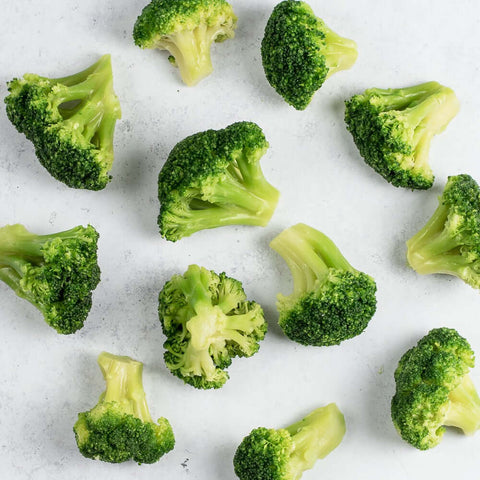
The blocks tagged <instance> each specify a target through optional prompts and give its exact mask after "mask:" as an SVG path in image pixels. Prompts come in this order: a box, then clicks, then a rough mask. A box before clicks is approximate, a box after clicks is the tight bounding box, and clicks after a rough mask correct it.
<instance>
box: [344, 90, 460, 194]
mask: <svg viewBox="0 0 480 480" xmlns="http://www.w3.org/2000/svg"><path fill="white" fill-rule="evenodd" d="M345 104H346V111H345V122H346V124H347V129H348V130H349V132H350V133H351V134H352V136H353V140H354V141H355V144H356V145H357V147H358V150H359V151H360V155H362V157H363V158H364V160H365V162H366V163H367V165H370V167H372V168H373V169H374V170H375V171H376V172H377V173H379V174H380V175H381V176H382V177H383V178H385V180H387V181H388V182H390V183H391V184H392V185H395V186H396V187H404V188H416V189H428V188H430V187H431V186H432V185H433V180H434V176H433V173H432V170H431V168H430V165H429V163H428V154H429V150H430V142H431V140H432V137H433V136H434V135H436V134H437V133H440V132H442V131H443V130H444V129H445V128H446V127H447V125H448V124H449V122H450V120H452V118H453V117H455V115H456V114H457V113H458V110H459V103H458V100H457V97H456V96H455V93H454V92H453V90H451V89H450V88H447V87H444V86H442V85H440V84H439V83H437V82H429V83H423V84H421V85H417V86H414V87H408V88H395V89H386V90H383V89H380V88H370V89H368V90H366V91H365V92H364V93H363V94H362V95H354V96H353V97H352V98H351V99H350V100H347V101H346V102H345Z"/></svg>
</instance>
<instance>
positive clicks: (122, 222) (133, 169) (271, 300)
mask: <svg viewBox="0 0 480 480" xmlns="http://www.w3.org/2000/svg"><path fill="white" fill-rule="evenodd" d="M232 3H233V6H234V9H235V11H236V13H237V15H238V17H239V24H238V30H237V36H236V38H235V39H234V40H231V41H230V40H229V41H227V42H225V43H223V44H220V45H215V46H214V48H213V64H214V73H213V74H212V75H211V76H210V77H209V78H207V79H206V80H204V81H202V82H201V83H200V84H199V85H198V86H196V87H194V88H188V87H185V86H184V85H183V84H182V83H181V82H180V79H179V76H178V71H177V70H175V69H174V68H173V67H172V66H171V65H170V64H169V63H168V61H167V56H166V55H165V54H164V53H161V52H156V51H142V50H140V49H139V48H137V47H135V46H134V45H133V42H132V39H131V31H132V27H133V23H134V21H135V19H136V17H137V15H138V14H139V12H140V11H141V9H142V8H143V6H144V4H145V3H144V2H143V1H139V0H134V1H124V0H117V1H112V0H104V1H102V2H98V1H94V0H83V1H82V2H79V1H75V0H72V1H70V0H66V1H59V0H51V1H49V2H46V1H43V2H42V1H33V0H18V1H16V2H6V1H4V2H2V8H1V18H2V25H3V27H2V29H0V45H1V49H0V97H2V98H3V97H4V96H5V95H6V93H7V90H6V86H5V85H6V82H7V81H8V80H10V79H11V78H13V77H15V76H21V75H22V74H23V73H25V72H35V73H39V74H42V75H46V76H53V77H55V76H57V77H58V76H63V75H68V74H69V73H73V72H75V71H78V70H80V69H82V68H83V67H86V66H87V65H89V64H91V63H93V61H95V59H96V58H98V57H99V56H100V55H101V54H103V53H107V52H109V53H111V54H112V63H113V70H114V79H115V89H116V92H117V94H118V96H119V98H120V101H121V105H122V111H123V118H122V120H121V121H119V122H118V124H117V130H116V136H115V151H116V160H115V164H114V167H113V170H112V175H113V180H112V182H111V183H110V184H109V185H108V186H107V188H106V189H105V190H103V191H101V192H88V191H77V190H72V189H69V188H68V187H66V186H64V185H63V184H61V183H59V182H57V181H56V180H54V179H53V178H52V177H50V176H49V174H48V173H47V172H46V171H45V170H44V169H43V168H42V167H41V165H40V164H39V162H38V161H37V159H36V158H35V155H34V151H33V147H32V145H31V143H30V142H29V141H27V140H26V139H25V137H24V136H23V135H21V134H19V133H17V132H16V131H15V129H14V128H13V127H12V125H11V124H10V123H9V121H8V119H7V117H6V115H5V111H4V108H1V109H0V224H7V223H17V222H18V223H23V224H25V225H26V226H27V227H28V228H29V229H31V230H32V231H36V232H39V233H41V232H51V231H59V230H62V229H66V228H69V227H72V226H74V225H77V224H87V223H91V224H92V225H94V226H95V227H96V228H97V229H98V231H99V232H100V235H101V238H100V244H99V259H100V265H101V268H102V281H101V283H100V285H99V286H98V288H97V290H96V291H95V294H94V305H93V308H92V311H91V314H90V316H89V318H88V320H87V322H86V324H85V327H84V328H83V329H82V330H81V331H79V332H78V333H76V334H75V335H72V336H68V337H64V336H60V335H57V334H56V333H55V331H54V330H52V329H51V328H49V327H48V326H47V325H46V324H45V323H44V322H43V320H42V317H41V315H40V314H39V312H37V311H36V310H35V309H34V308H33V307H32V306H31V305H29V304H28V303H27V302H25V301H23V300H21V299H19V298H17V297H16V296H15V295H14V294H13V293H12V292H11V291H10V290H9V289H8V288H7V287H6V286H4V285H3V284H2V285H0V339H1V348H0V363H1V365H2V369H1V373H0V478H2V479H4V480H27V479H34V480H60V479H62V480H63V479H66V478H67V479H69V480H85V479H91V478H95V479H97V480H110V479H115V480H127V479H132V478H135V479H139V480H142V479H153V478H165V479H175V480H180V479H192V480H193V479H195V480H214V479H219V480H231V479H232V480H233V479H234V478H235V476H234V473H233V467H232V460H231V459H232V457H233V454H234V451H235V448H236V446H237V445H238V443H239V442H240V441H241V439H242V438H243V436H244V435H246V434H247V433H248V432H249V431H250V430H251V429H252V428H254V427H257V426H260V425H263V426H272V427H274V426H278V427H281V426H284V425H287V424H289V423H291V422H293V421H294V420H296V419H298V418H299V417H301V416H302V415H304V414H306V413H307V412H309V411H310V410H313V409H314V408H316V407H318V406H321V405H325V404H327V403H329V402H333V401H334V402H337V404H338V405H339V407H340V408H341V409H342V411H343V412H344V413H345V417H346V421H347V434H346V436H345V439H344V441H343V443H342V444H341V445H340V447H339V448H338V449H337V450H336V451H335V452H334V453H332V454H331V455H330V456H328V457H327V458H326V459H324V460H322V461H319V463H318V464H317V465H316V467H315V469H314V470H312V471H309V472H307V473H305V475H304V477H303V478H304V479H305V480H314V479H318V478H322V479H353V478H354V479H356V480H367V479H368V480H372V479H388V480H404V479H406V478H408V479H409V480H424V479H425V478H435V479H437V480H441V479H450V478H452V477H455V478H458V479H459V480H460V479H467V478H477V477H478V451H479V450H480V434H479V435H477V436H476V437H473V438H466V437H463V436H461V435H458V434H456V432H449V433H448V434H446V435H445V438H444V440H443V442H442V444H441V445H440V446H439V447H437V448H436V449H435V450H432V451H429V452H418V451H416V450H415V449H413V448H412V447H410V446H409V445H407V444H405V443H404V442H403V441H402V440H401V439H400V438H399V436H398V435H397V433H396V432H395V429H394V427H393V425H392V423H391V420H390V411H389V404H390V399H391V396H392V394H393V392H394V382H393V372H394V370H395V367H396V364H397V362H398V359H399V358H400V356H401V354H402V353H403V352H404V351H405V350H406V349H407V348H409V347H410V346H411V345H413V344H415V343H416V341H417V340H418V338H419V337H421V336H423V335H424V334H425V333H426V332H427V331H428V330H430V329H431V328H433V327H437V326H449V327H455V328H457V330H458V331H459V332H460V333H461V334H462V335H463V336H465V337H466V338H468V339H469V341H470V343H471V344H472V347H473V348H474V350H476V351H477V352H480V323H479V321H478V312H479V311H480V296H479V295H478V293H477V292H475V291H474V290H472V289H471V288H470V287H468V286H467V285H465V284H463V283H462V282H461V281H459V280H457V279H455V278H453V277H447V276H429V277H421V276H418V275H416V274H415V273H414V272H413V271H412V270H410V269H409V268H408V267H407V266H406V259H405V241H406V240H407V239H408V238H409V237H410V236H411V235H413V234H414V233H415V232H416V231H417V230H418V229H419V228H420V227H421V226H422V225H423V224H424V222H425V221H426V220H427V218H429V217H430V215H431V213H432V212H433V209H434V208H435V206H436V203H437V196H438V195H439V194H440V193H441V191H442V188H443V185H444V183H445V181H446V178H447V176H448V175H452V174H457V173H469V174H471V175H472V176H473V177H474V178H476V179H477V180H479V181H480V162H479V161H478V157H479V151H480V142H479V134H478V132H479V125H480V113H479V112H480V94H479V92H478V86H479V85H480V71H479V67H478V57H479V47H478V45H480V28H479V27H480V6H479V5H480V4H479V3H478V2H476V1H474V0H464V1H462V2H457V3H454V2H450V1H445V0H440V1H435V2H434V1H430V0H428V1H423V2H418V1H414V0H405V1H402V2H394V1H390V0H386V1H382V2H380V1H375V2H374V1H371V0H370V1H369V0H357V1H355V2H353V1H347V0H339V1H337V2H321V1H319V0H312V1H311V2H310V3H311V5H312V7H313V9H314V10H315V12H316V13H317V14H318V15H319V16H321V17H322V18H323V19H324V20H325V21H326V22H327V24H329V25H330V27H331V28H332V29H334V30H335V31H337V32H338V33H339V34H342V35H344V36H346V37H349V38H353V39H355V40H356V41H357V42H358V47H359V57H358V61H357V63H356V65H355V66H354V67H353V69H351V70H349V71H345V72H341V73H338V74H336V75H335V76H332V77H331V78H330V79H328V80H327V81H326V83H325V84H324V86H323V87H322V89H321V90H320V91H319V92H318V93H317V94H316V95H315V97H314V99H313V101H312V103H311V105H310V106H309V107H308V109H307V110H305V111H304V112H297V111H295V110H294V109H293V108H291V107H289V106H288V105H287V104H286V103H284V102H283V101H282V99H281V98H280V97H279V96H278V95H277V94H276V93H275V92H274V91H273V90H272V89H271V87H270V86H269V85H268V83H267V81H266V79H265V76H264V74H263V70H262V66H261V61H260V41H261V38H262V34H263V29H264V26H265V23H266V21H267V18H268V16H269V14H270V12H271V10H272V8H273V6H274V4H275V3H276V2H275V1H273V0H266V1H263V2H256V1H254V0H239V1H236V2H232ZM429 80H437V81H439V82H441V83H443V84H445V85H448V86H450V87H451V88H453V89H454V90H455V92H456V93H457V95H458V97H459V99H460V102H461V111H460V113H459V115H458V116H457V118H455V119H454V120H453V121H452V122H451V124H450V125H449V127H448V128H447V130H446V131H445V132H444V133H443V134H441V135H439V136H437V137H436V138H435V139H434V141H433V143H432V148H431V163H432V167H433V170H434V172H435V174H436V178H437V181H436V183H435V186H434V187H433V189H432V190H430V191H427V192H410V191H405V190H399V189H395V188H394V187H392V186H391V185H389V184H387V183H386V182H385V181H384V180H383V179H382V178H381V177H380V176H378V175H377V174H375V173H374V172H373V171H372V170H371V169H370V168H369V167H367V166H366V165H365V164H364V162H363V160H362V159H361V158H360V156H359V155H358V152H357V150H356V148H355V146H354V144H353V142H352V139H351V137H350V135H349V133H348V132H347V131H346V129H345V126H344V122H343V100H344V99H346V98H348V97H350V96H351V95H352V94H354V93H358V92H361V91H363V90H364V89H365V88H368V87H372V86H376V87H394V86H405V85H412V84H415V83H420V82H423V81H429ZM239 120H252V121H255V122H257V123H258V124H259V125H260V126H261V127H262V128H263V129H264V131H265V134H266V136H267V138H268V140H269V141H270V144H271V148H270V150H269V151H268V153H267V154H266V155H265V157H264V159H263V168H264V171H265V175H266V176H267V178H268V179H269V180H270V181H271V183H272V184H274V185H275V186H276V187H277V188H278V189H279V190H280V191H281V199H280V202H279V205H278V209H277V211H276V213H275V215H274V217H273V219H272V221H271V223H270V225H269V226H267V227H266V228H252V227H226V228H222V229H217V230H211V231H204V232H200V233H197V234H195V235H193V236H192V237H190V238H186V239H183V240H181V241H179V242H177V243H175V244H173V243H169V242H166V241H165V240H163V239H161V237H160V236H159V234H158V231H157V226H156V216H157V214H158V208H159V205H158V201H157V195H156V179H157V175H158V172H159V170H160V168H161V166H162V165H163V163H164V162H165V159H166V157H167V155H168V152H169V151H170V149H171V148H172V147H173V146H174V145H175V143H176V142H178V141H179V140H181V139H182V138H184V137H185V136H187V135H190V134H192V133H194V132H197V131H200V130H204V129H208V128H222V127H224V126H226V125H228V124H230V123H233V122H234V121H239ZM300 221H301V222H305V223H308V224H310V225H312V226H314V227H316V228H318V229H320V230H322V231H324V232H325V233H326V234H327V235H329V236H330V237H331V238H332V239H334V240H335V241H336V242H337V244H338V246H339V247H340V249H341V250H342V251H343V253H344V254H345V256H346V257H347V258H348V259H349V260H350V261H351V263H352V264H353V265H354V266H356V267H357V268H359V269H362V270H364V271H366V272H368V273H369V274H371V275H372V276H373V277H374V278H375V279H376V280H377V284H378V311H377V314H376V315H375V317H374V318H373V320H372V321H371V323H370V326H369V327H368V329H367V330H366V331H365V333H364V334H363V335H361V336H360V337H357V338H355V339H353V340H350V341H348V342H345V343H344V344H342V345H341V346H339V347H329V348H315V347H311V348H309V347H302V346H300V345H296V344H295V343H293V342H291V341H289V340H288V339H287V338H286V337H285V336H283V334H282V333H281V331H280V329H279V327H278V326H277V324H276V322H277V315H276V310H275V295H276V294H277V293H278V292H283V293H288V292H289V291H290V289H291V279H290V275H289V272H288V270H287V267H286V266H285V264H284V263H283V261H282V260H281V259H280V257H278V256H277V255H276V254H275V253H274V252H273V251H271V250H270V249H269V247H268V243H269V241H270V240H271V239H272V238H273V237H274V236H275V235H276V234H278V233H279V232H280V231H281V230H282V229H284V228H286V227H288V226H290V225H292V224H294V223H297V222H300ZM190 263H198V264H200V265H203V266H205V267H207V268H210V269H214V270H217V271H225V272H227V273H228V274H229V275H231V276H233V277H236V278H238V279H239V280H241V281H243V282H244V287H245V290H246V292H247V293H248V295H249V296H250V297H251V298H252V299H256V300H257V301H258V302H259V303H261V304H262V306H263V307H264V310H265V312H266V316H267V320H268V322H269V325H270V329H269V333H268V334H267V337H266V339H265V341H264V342H263V344H262V346H261V349H260V352H259V353H258V354H257V355H255V356H254V357H252V358H250V359H237V360H236V361H234V362H233V364H232V366H231V368H230V369H229V372H230V376H231V379H230V380H229V381H228V382H227V384H226V385H225V387H224V388H222V389H221V390H219V391H197V390H195V389H193V388H192V387H189V386H186V385H183V384H182V382H181V381H180V380H178V379H177V378H175V377H173V376H172V375H171V374H170V373H169V372H168V370H167V369H166V368H165V366H164V363H163V359H162V353H163V350H162V343H163V341H164V337H163V334H162V332H161V328H160V324H159V322H158V317H157V296H158V292H159V291H160V289H161V287H162V285H163V283H164V282H165V281H166V280H167V279H169V278H170V276H171V275H173V274H174V273H181V272H183V271H184V270H185V269H186V268H187V266H188V265H189V264H190ZM102 350H107V351H110V352H112V353H117V354H123V355H130V356H133V357H135V358H137V359H139V360H141V361H143V362H144V363H145V370H144V384H145V390H146V392H147V399H148V401H149V404H150V409H151V412H152V415H153V416H154V417H160V416H165V417H167V418H168V419H169V420H170V422H171V424H172V426H173V428H174V431H175V434H176V438H177V444H176V448H175V450H174V451H172V452H170V453H169V454H168V455H166V456H165V457H164V458H163V459H161V461H160V462H159V463H157V464H155V465H149V466H137V465H136V464H134V463H127V464H122V465H109V464H102V463H101V462H94V461H92V460H87V459H85V458H83V457H82V456H81V455H80V454H79V453H78V451H77V448H76V445H75V439H74V435H73V432H72V426H73V424H74V422H75V420H76V417H77V413H78V412H80V411H83V410H86V409H89V408H90V407H92V406H93V405H94V404H95V403H96V401H97V399H98V396H99V394H100V393H101V391H102V389H103V379H102V376H101V373H100V370H99V369H98V367H97V364H96V356H97V355H98V353H99V352H100V351H102ZM472 377H473V380H474V382H475V383H476V384H477V386H478V387H479V388H480V365H479V366H478V367H477V369H476V370H474V371H473V372H472Z"/></svg>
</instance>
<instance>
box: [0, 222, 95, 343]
mask: <svg viewBox="0 0 480 480" xmlns="http://www.w3.org/2000/svg"><path fill="white" fill-rule="evenodd" d="M97 240H98V233H97V231H96V230H95V229H94V228H93V227H92V226H91V225H89V226H88V227H82V226H78V227H75V228H72V229H71V230H67V231H65V232H59V233H53V234H50V235H36V234H34V233H30V232H29V231H28V230H27V229H26V228H25V227H24V226H23V225H18V224H17V225H7V226H5V227H2V228H0V280H3V281H4V282H5V283H6V284H7V285H8V286H9V287H11V288H12V289H13V290H14V292H15V293H16V294H17V295H18V296H19V297H22V298H24V299H26V300H28V301H29V302H30V303H32V304H33V305H34V306H35V307H37V308H38V309H39V310H40V311H41V312H42V313H43V316H44V318H45V321H46V322H47V323H48V324H49V325H50V326H51V327H53V328H54V329H55V330H56V331H57V332H58V333H63V334H69V333H74V332H76V331H77V330H78V329H79V328H82V327H83V323H84V321H85V319H86V318H87V315H88V313H89V312H90V308H91V306H92V291H93V290H94V289H95V287H96V286H97V284H98V282H99V281H100V268H99V267H98V263H97Z"/></svg>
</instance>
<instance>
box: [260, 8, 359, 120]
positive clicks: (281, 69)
mask: <svg viewBox="0 0 480 480" xmlns="http://www.w3.org/2000/svg"><path fill="white" fill-rule="evenodd" d="M356 59H357V45H356V43H355V42H354V41H353V40H348V39H347V38H343V37H340V36H339V35H337V34H336V33H335V32H333V31H332V30H330V29H329V28H328V27H327V26H326V25H325V22H324V21H323V20H321V19H320V18H317V17H316V16H315V14H314V13H313V11H312V9H311V7H310V6H309V5H308V4H307V3H305V2H297V1H293V0H285V1H283V2H281V3H279V4H278V5H277V6H276V7H275V8H274V10H273V12H272V14H271V16H270V18H269V20H268V22H267V26H266V27H265V35H264V37H263V40H262V63H263V68H264V70H265V75H266V77H267V80H268V81H269V83H270V85H271V86H272V87H273V88H274V89H275V90H276V91H277V93H278V94H280V95H281V96H282V97H283V98H284V99H285V101H286V102H287V103H289V104H290V105H292V106H293V107H295V108H296V109H297V110H304V109H305V108H307V106H308V104H309V103H310V101H311V100H312V97H313V95H314V93H315V92H316V91H317V90H318V89H319V88H320V87H321V86H322V85H323V82H324V81H325V80H326V79H327V78H328V77H330V75H332V74H334V73H335V72H338V71H340V70H347V69H349V68H351V67H352V65H353V64H354V63H355V61H356Z"/></svg>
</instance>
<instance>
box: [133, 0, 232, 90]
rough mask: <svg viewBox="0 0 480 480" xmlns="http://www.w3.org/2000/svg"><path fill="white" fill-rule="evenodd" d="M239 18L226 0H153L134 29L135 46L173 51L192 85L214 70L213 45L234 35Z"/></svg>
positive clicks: (184, 78) (175, 60)
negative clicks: (211, 53)
mask: <svg viewBox="0 0 480 480" xmlns="http://www.w3.org/2000/svg"><path fill="white" fill-rule="evenodd" d="M236 24H237V17H236V16H235V14H234V13H233V10H232V7H231V6H230V5H229V4H228V3H227V2H226V1H225V0H153V1H152V2H150V4H148V5H147V6H146V7H145V8H144V9H143V11H142V13H141V14H140V16H139V17H138V19H137V21H136V23H135V27H134V29H133V39H134V41H135V45H138V46H139V47H141V48H158V49H160V50H168V51H169V52H170V54H171V55H170V56H169V61H170V62H171V63H173V64H174V65H176V66H178V68H179V70H180V75H181V77H182V80H183V81H184V82H185V83H186V84H187V85H189V86H193V85H195V84H196V83H198V82H199V81H200V80H202V79H203V78H205V77H207V76H208V75H210V74H211V73H212V71H213V67H212V60H211V58H210V48H211V45H212V43H213V42H223V41H224V40H227V39H228V38H233V37H234V35H235V27H236Z"/></svg>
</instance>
